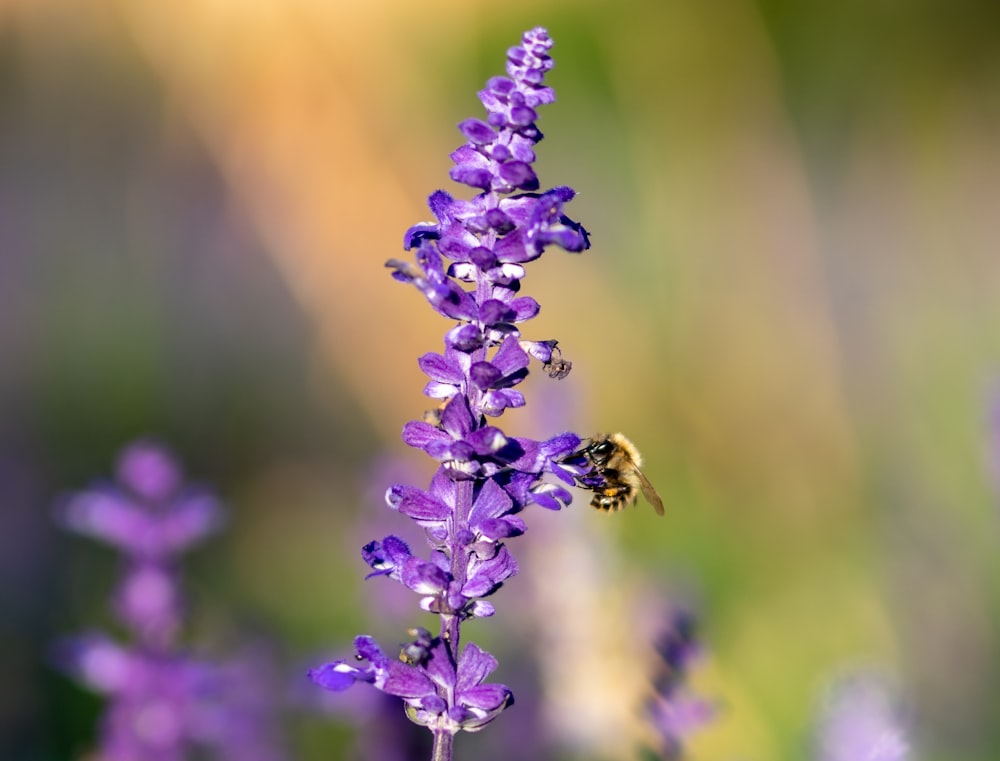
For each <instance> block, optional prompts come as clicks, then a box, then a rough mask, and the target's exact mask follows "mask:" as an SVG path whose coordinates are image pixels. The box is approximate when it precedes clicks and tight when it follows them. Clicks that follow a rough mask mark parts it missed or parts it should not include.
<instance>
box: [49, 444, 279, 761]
mask: <svg viewBox="0 0 1000 761" xmlns="http://www.w3.org/2000/svg"><path fill="white" fill-rule="evenodd" d="M116 476H117V478H116V480H115V481H114V482H104V483H100V484H97V485H95V486H93V487H91V488H89V489H86V490H84V491H81V492H79V493H77V494H74V495H72V496H70V497H69V498H68V499H66V500H64V501H63V502H61V503H60V505H59V506H58V509H57V520H59V522H60V523H61V524H62V525H64V526H65V527H67V528H69V529H71V530H73V531H76V532H77V533H80V534H83V535H86V536H89V537H92V538H94V539H97V540H99V541H102V542H104V543H106V544H109V545H111V546H112V547H114V548H115V549H117V550H118V551H119V552H120V553H121V554H122V555H123V559H124V572H123V574H122V579H121V582H120V584H119V586H118V589H117V591H116V593H115V595H114V600H113V610H114V612H115V614H116V615H117V617H118V619H119V620H120V621H121V623H122V624H123V625H124V627H125V629H126V630H127V633H128V639H129V641H128V642H126V643H120V642H118V641H116V640H115V639H113V638H111V637H110V636H108V635H105V634H103V633H90V634H87V635H81V636H77V637H73V638H68V639H66V640H64V641H62V642H60V643H58V644H57V646H56V649H55V660H56V663H57V665H58V666H60V667H61V668H62V670H64V671H66V672H67V673H69V674H70V675H72V676H74V677H75V678H76V679H77V680H78V681H79V682H80V683H82V684H83V685H84V686H86V687H87V688H89V689H91V690H93V691H95V692H97V693H100V694H102V695H104V696H105V697H106V698H107V704H106V708H105V711H104V714H103V716H102V719H101V728H100V739H99V747H98V748H97V751H96V754H95V758H96V759H98V760H99V761H186V760H187V759H191V758H193V757H195V754H196V753H199V754H200V755H198V756H197V757H198V758H206V759H216V760H217V761H236V759H241V761H281V759H283V758H284V755H283V753H282V751H281V750H280V746H279V744H278V742H277V740H276V735H275V734H274V732H273V726H274V722H273V717H272V713H271V711H270V709H269V707H268V704H267V700H266V699H261V698H260V697H259V696H262V695H264V694H265V691H266V689H267V685H265V684H263V683H261V682H260V681H259V680H258V679H257V676H258V675H259V674H260V673H261V672H262V667H263V666H265V665H266V664H264V663H263V662H258V661H257V660H255V659H253V658H247V657H246V656H241V657H235V658H231V659H229V660H227V661H225V662H220V663H217V662H213V661H208V660H204V659H200V658H197V657H195V656H194V655H192V654H191V653H189V652H188V651H186V650H185V649H183V648H181V647H180V646H179V645H178V637H179V634H180V632H181V628H182V624H183V605H182V602H183V599H182V593H181V584H180V569H179V557H180V555H181V554H182V553H183V552H184V551H186V550H187V549H189V548H191V547H193V546H194V545H195V544H197V543H199V542H200V541H202V540H203V539H205V538H206V537H208V536H209V535H210V534H212V533H213V532H214V531H216V530H218V528H219V527H220V526H221V523H222V507H221V504H220V503H219V501H218V500H217V499H216V498H215V496H214V495H212V494H211V493H210V492H209V491H208V490H206V489H204V488H201V487H193V486H189V485H185V484H184V482H183V474H182V473H181V470H180V468H179V467H178V465H177V463H176V461H175V460H174V458H173V457H172V456H171V455H170V453H169V452H167V450H166V449H164V448H162V447H160V446H159V445H157V444H154V443H152V442H147V441H141V442H137V443H135V444H133V445H131V446H130V447H128V448H126V449H125V451H124V452H123V453H122V454H121V456H120V458H119V460H118V467H117V472H116ZM262 706H263V707H262Z"/></svg>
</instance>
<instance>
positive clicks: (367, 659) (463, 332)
mask: <svg viewBox="0 0 1000 761" xmlns="http://www.w3.org/2000/svg"><path fill="white" fill-rule="evenodd" d="M551 46H552V41H551V39H550V38H549V36H548V33H547V32H546V31H545V30H544V29H541V28H537V29H533V30H531V31H528V32H527V33H525V35H524V37H523V40H522V43H521V45H519V46H517V47H514V48H511V49H510V50H509V51H508V54H507V75H508V76H506V77H494V78H493V79H490V80H489V82H487V85H486V88H485V89H484V90H482V91H481V92H480V93H479V98H480V100H481V102H482V103H483V105H484V106H485V107H486V111H487V114H488V116H487V119H486V121H482V120H479V119H467V120H466V121H463V122H462V123H461V124H459V130H460V131H461V133H462V135H463V136H464V137H465V139H466V143H465V144H464V145H463V146H461V147H460V148H458V149H457V150H456V151H455V152H454V153H452V155H451V158H452V160H453V162H454V167H453V168H452V170H451V178H452V179H453V180H455V181H456V182H459V183H462V184H464V185H468V186H471V187H472V188H475V189H476V190H478V191H479V193H478V194H477V195H475V197H473V198H472V199H470V200H460V199H456V198H453V197H452V196H451V195H449V194H448V193H446V192H444V191H442V190H439V191H437V192H435V193H433V194H432V195H431V196H430V199H429V206H430V209H431V212H432V213H433V214H434V217H435V219H434V221H432V222H427V223H421V224H418V225H415V226H413V227H411V228H410V229H409V230H408V231H407V232H406V234H405V236H404V247H405V248H406V249H408V250H414V249H415V253H414V261H413V262H409V261H402V260H397V259H392V260H390V261H388V262H387V264H386V266H388V267H389V268H391V269H392V274H393V277H394V278H395V279H396V280H399V281H401V282H403V283H407V284H410V285H413V286H415V287H416V288H417V290H418V291H419V292H420V293H421V294H423V296H424V297H425V298H426V299H427V301H428V303H429V304H430V305H431V307H432V308H433V309H434V310H435V311H436V312H438V313H439V314H441V315H442V316H444V317H446V318H448V319H449V320H452V321H454V323H455V324H454V326H453V327H452V328H451V329H450V330H448V331H447V333H446V334H445V338H444V349H443V352H442V353H437V352H430V353H427V354H425V355H423V356H422V357H420V359H419V365H420V368H421V369H422V370H423V372H424V373H425V375H426V376H427V378H428V382H427V385H426V387H425V388H424V393H425V394H426V395H427V396H429V397H431V398H432V399H434V400H437V401H438V404H439V406H438V407H437V408H436V409H435V410H433V411H431V412H429V413H427V414H426V415H425V416H424V419H422V420H417V421H411V422H409V423H407V424H406V425H405V427H404V429H403V440H404V441H405V442H406V443H407V444H408V445H410V446H411V447H415V448H418V449H421V450H423V451H424V452H426V453H427V454H428V455H429V456H430V457H432V458H433V459H434V460H435V461H437V463H438V467H437V471H436V473H435V475H434V477H433V478H432V480H431V482H430V486H429V488H427V489H420V488H417V487H414V486H408V485H403V484H398V485H394V486H392V487H390V488H389V489H388V491H387V493H386V501H387V503H388V505H389V507H390V508H392V509H393V510H396V511H398V512H400V513H402V514H403V515H406V516H408V517H409V518H411V519H412V520H414V521H415V522H416V523H417V524H419V525H420V526H421V527H423V529H424V530H425V533H426V536H427V541H428V543H429V545H430V548H431V552H430V556H429V557H428V558H426V559H425V558H422V557H419V556H418V555H416V554H414V553H413V552H412V551H411V549H410V547H409V546H408V545H407V544H406V543H405V542H404V541H403V540H401V539H399V538H398V537H396V536H392V535H390V536H386V537H385V538H383V539H381V540H379V541H373V542H370V543H369V544H367V545H366V546H365V547H364V549H363V550H362V555H363V558H364V560H365V562H366V563H367V564H368V565H369V566H370V567H371V569H372V573H371V574H370V577H378V576H386V577H389V578H391V579H393V580H395V581H397V582H399V583H401V584H403V585H405V586H406V587H407V588H409V589H411V590H413V591H414V592H416V593H418V594H419V595H420V597H421V601H420V607H421V608H422V609H423V610H425V611H428V612H430V613H433V614H437V615H438V616H440V630H439V632H438V633H437V634H431V633H430V632H429V631H428V630H426V629H414V630H411V636H413V637H414V639H413V641H411V642H409V643H407V644H405V645H404V646H403V649H402V651H401V653H400V658H394V657H389V656H388V655H386V654H385V653H384V652H383V651H382V650H381V649H380V648H379V646H378V644H377V643H376V642H375V641H374V640H373V639H372V638H370V637H367V636H362V637H358V638H357V639H356V641H355V649H356V651H357V658H358V660H360V661H363V662H364V665H360V666H359V665H357V664H356V663H349V662H346V661H335V662H333V663H328V664H326V665H324V666H321V667H319V668H317V669H314V670H313V671H312V672H310V675H311V678H312V679H313V680H314V681H315V682H316V683H317V684H319V685H320V686H322V687H325V688H327V689H331V690H341V689H345V688H347V687H349V686H350V685H351V684H353V683H355V682H359V681H361V682H368V683H370V684H373V685H374V686H375V687H376V688H378V689H380V690H382V691H384V692H386V693H388V694H391V695H396V696H399V697H400V698H402V699H403V701H404V703H405V709H406V712H407V715H408V716H409V717H410V718H411V719H412V720H414V721H415V722H417V723H419V724H422V725H425V726H427V727H428V728H430V729H431V731H432V732H433V733H434V736H435V748H436V749H435V753H436V754H437V755H435V758H450V757H451V756H450V750H449V749H450V747H451V737H452V736H453V735H454V734H455V733H456V732H457V731H458V730H460V729H464V730H467V731H474V730H478V729H481V728H482V727H483V726H485V725H486V724H487V723H489V722H490V721H492V720H493V719H494V718H495V717H496V716H497V715H498V714H499V713H500V712H501V711H502V710H503V709H504V708H505V707H506V706H508V705H509V704H510V703H511V701H512V695H511V692H510V690H509V689H508V688H507V687H506V686H504V685H501V684H493V683H487V682H485V679H486V677H487V676H488V675H489V674H490V673H491V672H492V671H493V670H494V668H495V667H496V665H497V663H496V660H495V659H494V658H493V656H491V655H490V654H489V653H487V652H485V651H484V650H482V649H481V648H479V647H477V646H476V645H474V644H471V643H469V644H466V645H465V647H464V648H460V640H461V637H460V629H461V623H462V622H463V621H464V620H467V619H468V618H470V617H486V616H491V615H493V613H494V607H493V605H492V604H491V603H490V602H489V601H487V600H486V599H485V598H487V597H489V596H490V595H492V594H493V593H494V592H496V591H497V590H498V589H499V588H500V587H501V586H502V585H503V583H504V582H505V581H506V580H507V579H509V578H510V577H511V576H513V575H514V574H515V573H517V564H516V562H515V561H514V558H513V556H512V555H511V553H510V552H509V550H508V549H507V547H506V545H505V544H504V542H505V540H507V539H509V538H512V537H515V536H518V535H520V534H523V533H524V532H525V530H526V526H525V523H524V520H523V519H522V517H521V515H520V514H521V512H522V511H523V510H524V508H525V507H526V506H527V505H528V504H530V503H535V504H538V505H541V506H542V507H546V508H549V509H554V510H558V509H560V508H561V507H562V506H563V505H564V504H568V503H569V501H570V499H571V496H570V492H569V490H568V489H567V488H566V487H567V486H570V485H573V484H574V483H575V480H576V479H577V478H578V477H579V476H581V475H583V474H585V473H586V472H587V470H588V468H589V466H588V465H587V463H586V461H585V460H584V459H583V458H582V457H579V456H575V455H576V453H577V452H578V451H579V447H580V444H581V440H580V437H579V436H577V435H576V434H572V433H563V434H560V435H557V436H554V437H553V438H550V439H548V440H545V441H535V440H531V439H526V438H518V437H513V436H508V435H507V434H506V433H504V432H503V431H502V430H501V429H500V428H498V427H497V426H495V425H492V424H491V423H490V422H489V421H488V418H496V417H499V416H500V415H502V414H503V413H504V411H505V410H507V409H509V408H517V407H522V406H524V404H525V398H524V395H523V394H522V393H521V392H520V391H519V390H518V389H517V388H516V387H517V386H518V385H519V384H520V383H521V382H522V381H523V380H524V379H525V377H527V375H528V371H529V365H530V363H531V360H532V359H535V360H536V361H538V362H540V363H541V364H542V368H543V370H544V371H545V372H546V374H547V375H549V376H550V377H552V378H562V377H565V375H566V374H567V373H568V372H569V370H570V363H569V362H568V361H566V360H564V359H563V358H562V355H561V352H560V350H559V349H558V346H557V342H556V341H554V340H543V341H532V340H527V339H525V338H524V337H522V334H521V326H522V325H523V323H525V322H526V321H528V320H530V319H531V318H533V317H534V316H535V315H536V314H538V311H539V304H538V302H537V301H535V300H534V299H533V298H531V297H528V296H522V295H520V290H521V280H522V278H523V277H524V275H525V267H524V265H525V264H526V263H527V262H530V261H532V260H534V259H537V258H538V257H539V256H541V255H542V253H543V251H544V250H545V248H546V247H547V246H550V245H555V246H557V247H560V248H562V249H564V250H566V251H571V252H580V251H583V250H585V249H586V248H588V247H589V240H588V236H587V232H586V231H585V230H584V228H583V227H582V226H581V225H579V224H578V223H576V222H573V221H572V220H570V219H569V218H568V217H566V216H565V215H564V213H563V207H564V205H565V204H566V203H568V202H569V201H570V200H571V199H572V198H573V196H574V191H573V190H572V189H570V188H568V187H557V188H554V189H551V190H547V191H545V192H537V191H538V188H539V181H538V178H537V176H536V175H535V172H534V169H533V168H532V164H533V163H534V160H535V153H534V148H533V146H534V145H535V143H537V142H538V141H539V140H540V139H541V137H542V135H541V132H539V130H538V128H537V127H536V125H535V120H536V118H537V114H536V108H537V107H538V106H540V105H544V104H546V103H551V102H552V101H553V100H554V93H553V91H552V89H551V88H549V87H546V86H544V84H543V82H544V78H545V74H546V72H547V71H548V70H549V69H550V68H551V67H552V59H551V58H550V57H549V55H548V51H549V48H550V47H551ZM560 481H561V482H562V483H559V482H560Z"/></svg>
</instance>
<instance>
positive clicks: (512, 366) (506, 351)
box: [491, 336, 530, 375]
mask: <svg viewBox="0 0 1000 761" xmlns="http://www.w3.org/2000/svg"><path fill="white" fill-rule="evenodd" d="M491 362H492V363H493V364H494V365H495V366H496V367H497V368H498V369H499V370H500V372H502V373H503V374H504V375H513V374H514V373H516V372H517V371H518V370H523V369H524V368H526V367H527V366H528V364H529V362H530V360H529V358H528V355H527V353H526V352H525V351H524V349H522V348H521V344H520V343H519V341H518V339H517V338H515V337H514V336H508V337H507V338H506V339H505V340H504V342H503V343H502V344H500V348H499V349H497V353H496V354H494V355H493V359H492V360H491Z"/></svg>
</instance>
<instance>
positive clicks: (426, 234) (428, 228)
mask: <svg viewBox="0 0 1000 761" xmlns="http://www.w3.org/2000/svg"><path fill="white" fill-rule="evenodd" d="M439 237H441V234H440V232H439V230H438V226H437V224H435V223H434V222H418V223H417V224H415V225H413V226H412V227H411V228H410V229H409V230H407V231H406V233H405V234H404V235H403V249H404V250H406V251H409V250H410V249H411V248H415V247H416V246H419V245H420V244H421V243H423V242H424V241H432V240H437V239H438V238H439Z"/></svg>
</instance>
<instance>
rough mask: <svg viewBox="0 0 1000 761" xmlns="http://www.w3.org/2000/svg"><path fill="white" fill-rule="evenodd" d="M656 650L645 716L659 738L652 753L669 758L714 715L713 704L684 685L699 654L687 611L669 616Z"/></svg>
mask: <svg viewBox="0 0 1000 761" xmlns="http://www.w3.org/2000/svg"><path fill="white" fill-rule="evenodd" d="M656 653H657V656H658V657H659V663H658V664H657V672H656V677H655V679H654V682H653V696H652V697H651V698H650V700H649V702H648V703H647V715H648V717H649V721H650V723H651V724H652V726H653V729H654V731H655V732H656V734H657V737H658V741H659V749H658V751H657V752H655V753H654V754H652V755H653V757H655V758H662V759H665V760H666V761H673V760H674V759H679V758H681V757H682V756H683V750H684V740H685V738H686V737H687V736H688V735H690V734H691V733H692V732H694V731H695V730H697V729H699V728H701V727H702V726H703V725H704V724H706V723H708V722H709V721H711V720H712V719H713V718H714V717H715V714H716V706H715V705H714V704H713V703H712V702H710V701H708V700H705V699H703V698H700V697H698V696H696V695H694V694H692V692H691V689H690V687H689V686H688V684H687V679H688V673H689V672H690V670H691V668H692V666H693V665H694V663H695V662H696V661H697V660H698V659H699V657H700V655H701V645H700V644H699V642H698V640H697V638H696V626H695V620H694V618H693V617H692V616H691V614H690V613H688V612H686V611H678V612H676V613H674V614H673V615H672V618H671V620H670V623H669V625H668V626H667V628H666V629H665V630H664V631H663V633H662V634H661V635H660V637H659V639H658V640H657V642H656Z"/></svg>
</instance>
